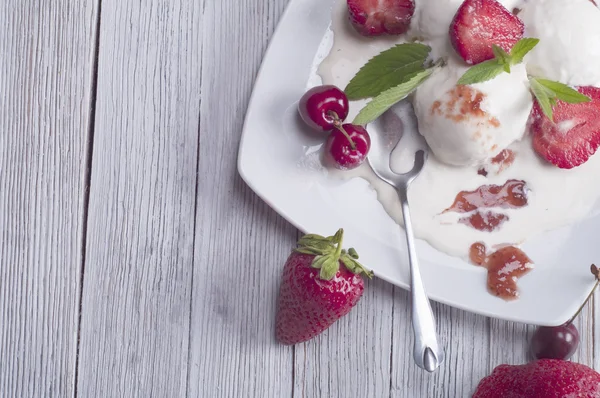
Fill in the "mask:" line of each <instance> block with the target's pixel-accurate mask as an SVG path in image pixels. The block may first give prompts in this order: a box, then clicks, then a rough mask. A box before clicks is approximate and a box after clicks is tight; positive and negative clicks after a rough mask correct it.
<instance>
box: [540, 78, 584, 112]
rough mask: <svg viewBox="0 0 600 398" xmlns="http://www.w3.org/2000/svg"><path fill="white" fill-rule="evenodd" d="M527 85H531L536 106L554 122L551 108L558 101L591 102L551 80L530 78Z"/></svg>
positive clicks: (577, 92) (567, 87)
mask: <svg viewBox="0 0 600 398" xmlns="http://www.w3.org/2000/svg"><path fill="white" fill-rule="evenodd" d="M529 84H530V85H531V91H532V92H533V95H535V98H536V100H537V102H538V104H540V107H541V108H542V112H544V115H546V116H547V117H548V119H550V120H552V121H553V120H554V118H553V117H554V116H553V113H552V107H553V106H554V105H556V102H557V101H558V100H560V101H564V102H567V103H569V104H578V103H581V102H590V101H591V100H592V99H591V98H590V97H588V96H587V95H583V94H581V93H580V92H579V91H577V90H575V89H574V88H572V87H569V86H567V85H566V84H563V83H559V82H555V81H552V80H548V79H540V78H537V77H530V78H529Z"/></svg>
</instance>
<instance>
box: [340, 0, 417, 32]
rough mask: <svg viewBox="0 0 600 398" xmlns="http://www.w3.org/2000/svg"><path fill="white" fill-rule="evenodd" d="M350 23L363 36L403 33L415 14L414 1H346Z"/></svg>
mask: <svg viewBox="0 0 600 398" xmlns="http://www.w3.org/2000/svg"><path fill="white" fill-rule="evenodd" d="M348 12H349V13H350V22H352V25H353V26H354V28H355V29H356V30H357V31H358V33H360V34H361V35H363V36H379V35H383V34H386V33H387V34H390V35H399V34H402V33H405V32H406V31H407V30H408V27H409V25H410V20H411V18H412V16H413V14H414V12H415V2H414V0H348Z"/></svg>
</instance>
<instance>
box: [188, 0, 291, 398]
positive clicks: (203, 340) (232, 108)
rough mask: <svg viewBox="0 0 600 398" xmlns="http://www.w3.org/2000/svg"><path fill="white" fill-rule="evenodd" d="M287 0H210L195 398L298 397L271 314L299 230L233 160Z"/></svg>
mask: <svg viewBox="0 0 600 398" xmlns="http://www.w3.org/2000/svg"><path fill="white" fill-rule="evenodd" d="M286 3H287V0H276V1H274V0H271V1H263V0H223V1H208V2H206V9H205V14H204V21H205V24H204V27H203V28H204V32H205V34H204V45H203V47H204V50H203V68H202V71H203V73H202V106H201V109H200V115H201V123H200V154H199V166H198V170H199V173H198V215H197V219H196V223H197V227H196V240H195V248H196V250H195V256H194V287H193V292H192V294H193V304H192V327H191V343H190V377H189V390H188V396H190V397H215V398H218V397H290V396H291V394H292V378H293V358H292V356H293V348H291V347H284V346H281V345H279V344H277V343H275V341H274V319H275V311H276V299H277V293H278V289H279V279H280V275H281V271H282V268H283V264H284V262H285V260H286V258H287V256H288V255H289V253H290V250H291V248H292V247H293V245H294V243H295V240H296V237H297V235H296V230H295V229H294V228H293V227H291V226H290V225H289V224H288V223H287V222H285V221H284V220H283V219H282V218H280V217H279V216H277V215H276V214H275V212H274V211H273V210H271V209H269V208H268V206H267V205H266V204H264V203H263V202H262V201H261V200H260V199H259V198H258V197H257V196H256V195H254V194H253V193H252V192H251V191H250V189H249V188H248V187H247V186H246V185H245V184H244V182H243V181H242V180H241V178H240V177H239V175H238V173H237V166H236V159H237V151H238V145H239V140H240V134H241V130H242V125H243V119H244V115H245V112H246V107H247V105H248V100H249V98H250V94H251V90H252V86H253V82H254V78H255V76H256V73H257V71H258V67H259V65H260V62H261V60H262V57H263V54H264V51H265V49H266V46H267V43H268V40H269V38H270V36H271V33H272V32H273V30H274V28H275V25H276V23H277V21H278V19H279V15H280V14H281V12H282V11H283V8H284V6H285V4H286Z"/></svg>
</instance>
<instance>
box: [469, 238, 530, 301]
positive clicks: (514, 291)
mask: <svg viewBox="0 0 600 398" xmlns="http://www.w3.org/2000/svg"><path fill="white" fill-rule="evenodd" d="M469 257H470V259H471V261H472V262H473V264H475V265H479V266H483V267H485V268H487V270H488V277H487V286H488V290H489V292H490V293H492V294H493V295H494V296H498V297H500V298H502V299H504V300H514V299H516V298H517V297H518V296H519V290H518V288H517V281H518V279H519V278H520V277H521V276H523V275H525V274H526V273H528V272H529V271H531V269H532V264H533V263H532V261H531V260H530V259H529V257H527V255H526V254H525V253H524V252H523V251H522V250H521V249H519V248H517V247H514V246H506V247H503V248H501V249H499V250H497V251H495V252H493V253H491V254H489V255H488V254H487V249H486V247H485V245H484V244H483V243H479V242H478V243H474V244H473V245H471V249H470V252H469Z"/></svg>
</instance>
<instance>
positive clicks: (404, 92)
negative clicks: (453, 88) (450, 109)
mask: <svg viewBox="0 0 600 398" xmlns="http://www.w3.org/2000/svg"><path fill="white" fill-rule="evenodd" d="M433 70H434V68H429V69H425V70H422V71H420V72H416V73H414V74H413V75H412V76H411V77H410V79H408V80H407V81H405V82H404V83H401V84H399V85H398V86H396V87H393V88H390V89H388V90H386V91H384V92H382V93H381V94H379V95H378V96H377V97H375V98H373V100H372V101H371V102H369V103H368V104H367V105H366V106H365V107H364V108H363V109H362V110H361V111H360V112H359V113H358V115H357V116H356V118H355V119H354V122H353V123H354V124H358V125H363V126H364V125H366V124H368V123H370V122H372V121H373V120H375V119H377V118H378V117H379V116H381V115H382V114H383V113H385V111H387V110H388V109H390V108H391V107H392V106H394V104H396V103H398V102H399V101H401V100H403V99H404V98H406V97H407V96H408V95H409V94H410V93H412V92H413V91H414V90H415V89H416V88H417V87H418V86H419V85H420V84H421V83H423V82H424V81H425V80H427V78H428V77H429V76H431V74H432V73H433Z"/></svg>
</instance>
